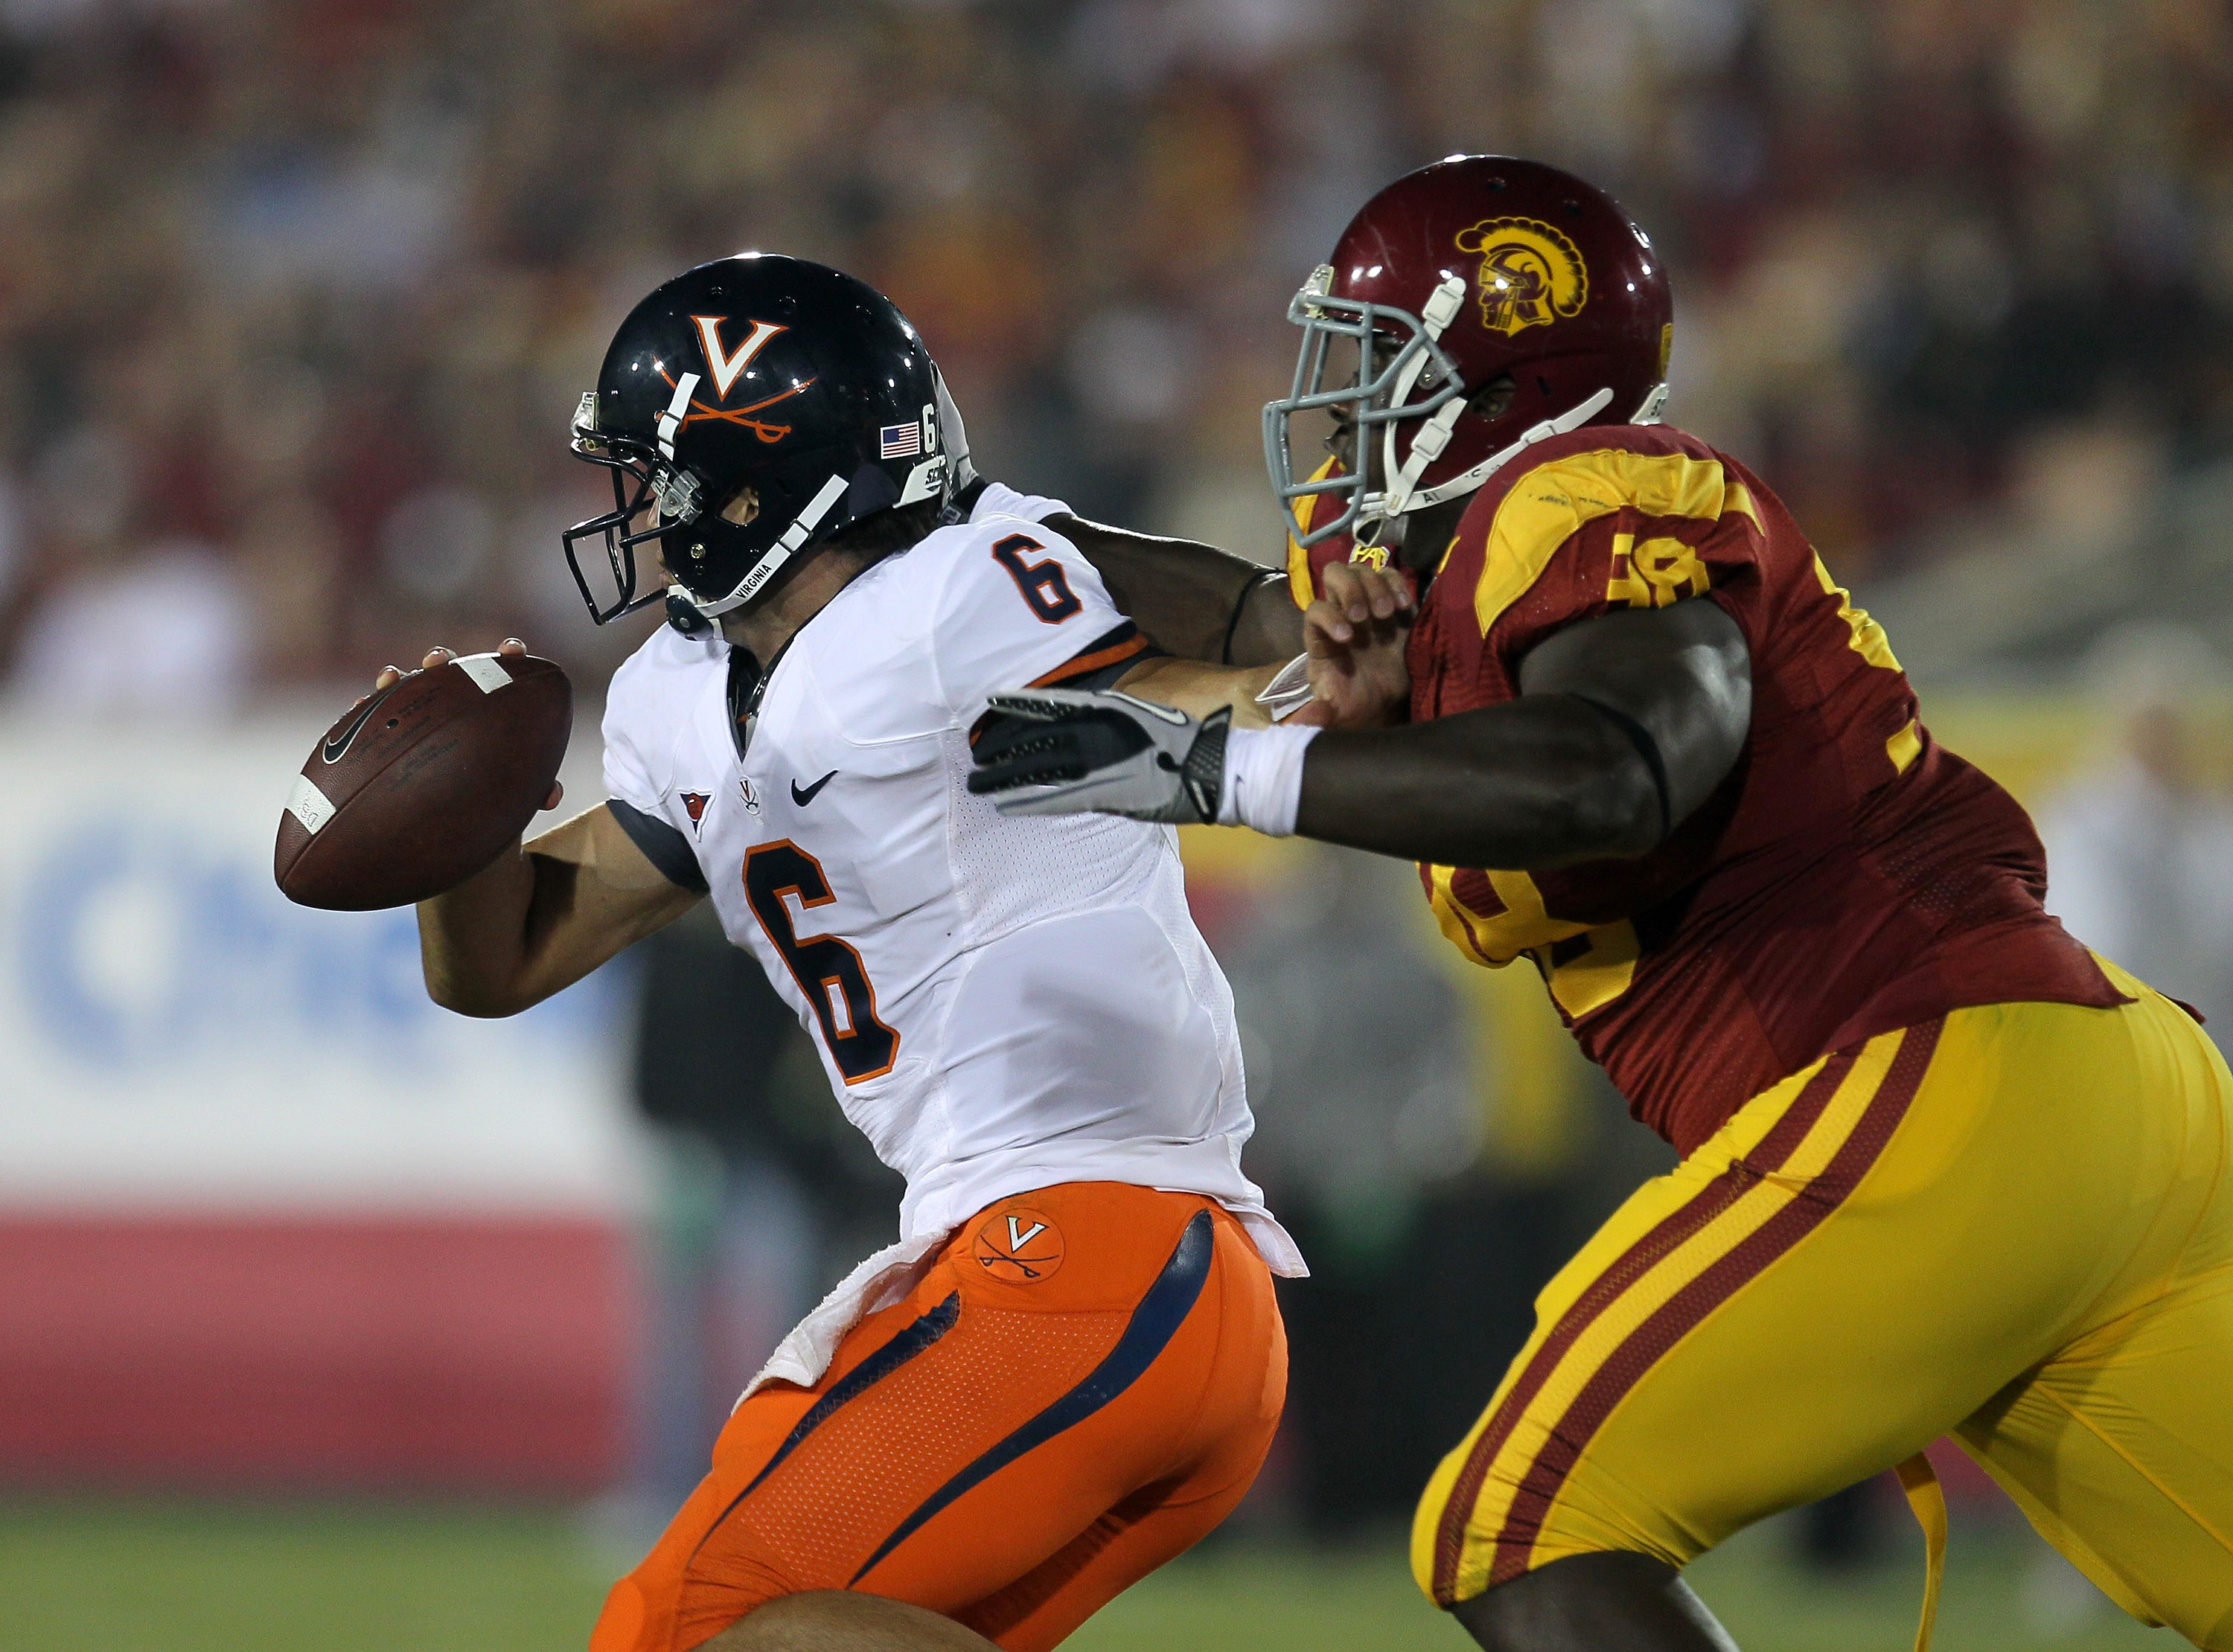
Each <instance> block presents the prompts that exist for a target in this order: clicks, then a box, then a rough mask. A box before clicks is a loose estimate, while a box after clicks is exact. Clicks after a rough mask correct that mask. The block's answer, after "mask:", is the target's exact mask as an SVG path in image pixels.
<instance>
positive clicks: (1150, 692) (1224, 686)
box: [1117, 657, 1279, 728]
mask: <svg viewBox="0 0 2233 1652" xmlns="http://www.w3.org/2000/svg"><path fill="white" fill-rule="evenodd" d="M1277 675H1279V667H1277V666H1246V667H1242V666H1209V665H1204V664H1202V663H1201V661H1200V660H1176V659H1171V658H1168V657H1166V658H1164V659H1160V660H1149V661H1148V662H1147V664H1145V665H1143V666H1138V667H1134V669H1133V670H1131V671H1130V672H1129V673H1126V674H1125V675H1124V676H1123V678H1122V679H1120V680H1118V682H1117V687H1119V688H1121V689H1123V691H1124V692H1125V693H1128V694H1136V695H1137V696H1138V697H1139V698H1140V699H1151V700H1154V701H1155V702H1156V704H1157V705H1158V706H1177V707H1178V709H1179V710H1181V711H1182V712H1187V713H1188V715H1189V716H1193V717H1207V716H1208V715H1209V714H1210V713H1211V712H1214V711H1216V710H1217V709H1218V708H1219V707H1220V706H1231V707H1232V708H1233V725H1234V727H1235V728H1268V727H1270V726H1271V722H1272V719H1271V717H1270V716H1269V715H1268V714H1267V713H1266V711H1265V709H1264V707H1263V706H1260V705H1259V704H1258V703H1257V700H1256V696H1257V695H1259V694H1260V693H1263V692H1264V689H1265V688H1266V686H1267V685H1268V684H1269V683H1270V682H1271V680H1272V679H1273V678H1274V677H1275V676H1277Z"/></svg>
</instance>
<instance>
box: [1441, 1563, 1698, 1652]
mask: <svg viewBox="0 0 2233 1652" xmlns="http://www.w3.org/2000/svg"><path fill="white" fill-rule="evenodd" d="M1450 1616H1452V1617H1454V1618H1455V1619H1457V1621H1458V1622H1459V1623H1461V1624H1462V1625H1463V1626H1464V1628H1465V1630H1466V1632H1467V1633H1468V1634H1469V1635H1471V1636H1473V1638H1474V1639H1475V1641H1476V1642H1479V1643H1480V1644H1481V1646H1482V1647H1483V1648H1485V1649H1487V1652H1598V1649H1601V1648H1604V1647H1607V1646H1618V1647H1623V1648H1629V1649H1633V1652H1735V1648H1734V1645H1733V1643H1732V1642H1730V1641H1729V1639H1728V1636H1727V1635H1726V1634H1725V1633H1724V1632H1723V1631H1722V1628H1721V1626H1720V1625H1719V1624H1717V1623H1715V1622H1714V1620H1713V1617H1712V1616H1711V1615H1710V1614H1709V1613H1708V1612H1707V1610H1705V1607H1704V1606H1703V1604H1702V1603H1700V1601H1699V1600H1698V1597H1696V1595H1693V1594H1692V1593H1691V1592H1690V1590H1689V1588H1688V1587H1687V1586H1686V1585H1685V1584H1683V1580H1682V1578H1681V1577H1680V1576H1679V1575H1678V1574H1677V1573H1676V1570H1675V1568H1674V1567H1672V1566H1670V1565H1669V1564H1667V1563H1666V1562H1664V1561H1663V1560H1655V1559H1653V1558H1651V1557H1650V1556H1649V1555H1641V1554H1626V1553H1604V1554H1584V1555H1570V1556H1567V1557H1566V1558H1564V1559H1559V1560H1553V1561H1552V1562H1551V1563H1550V1564H1548V1565H1546V1566H1542V1567H1540V1568H1538V1569H1537V1570H1535V1571H1530V1572H1527V1573H1524V1574H1523V1575H1521V1576H1520V1577H1514V1578H1513V1579H1512V1580H1511V1581H1510V1582H1508V1583H1503V1584H1496V1585H1495V1586H1494V1587H1493V1588H1491V1589H1489V1590H1487V1591H1486V1592H1485V1593H1482V1594H1479V1595H1476V1596H1475V1597H1473V1598H1472V1599H1471V1600H1468V1601H1461V1602H1459V1603H1458V1604H1456V1605H1455V1606H1454V1607H1452V1608H1451V1609H1450Z"/></svg>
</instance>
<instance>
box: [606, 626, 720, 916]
mask: <svg viewBox="0 0 2233 1652" xmlns="http://www.w3.org/2000/svg"><path fill="white" fill-rule="evenodd" d="M689 646H691V647H697V646H699V645H695V644H693V645H689ZM662 650H666V651H674V645H672V644H670V643H669V642H668V641H667V634H666V632H665V630H664V629H663V628H662V629H661V631H659V632H655V633H654V634H653V636H652V637H651V639H650V640H649V641H648V642H647V643H646V644H645V646H644V647H642V648H641V649H640V650H639V651H638V652H637V653H636V654H634V655H632V656H630V657H629V658H628V660H625V661H623V662H622V666H621V668H620V669H619V670H618V671H616V672H615V673H613V680H612V684H611V686H609V688H608V689H607V690H606V694H605V718H604V723H603V727H602V732H603V735H604V743H605V758H604V771H605V797H606V801H607V806H608V807H609V809H610V810H611V812H612V816H613V818H614V820H615V821H616V822H618V823H619V824H620V827H621V829H622V831H624V832H626V833H627V834H628V839H629V841H630V842H633V843H635V846H636V847H637V848H638V849H641V850H642V851H643V855H644V858H645V859H647V860H648V861H649V862H651V863H652V864H653V865H654V866H655V867H657V868H659V870H660V873H661V875H662V876H664V877H665V878H666V879H667V881H668V882H670V883H674V884H677V885H679V886H680V887H681V888H686V889H694V890H696V891H698V892H699V893H700V894H703V893H705V890H706V875H705V872H704V870H703V868H700V866H699V864H698V853H697V850H696V849H693V847H692V846H691V842H690V838H689V836H688V835H687V834H686V833H685V832H684V831H683V829H682V828H681V827H680V825H678V824H676V823H674V821H673V820H672V819H670V818H668V810H669V808H670V807H671V801H670V797H669V792H670V790H671V789H670V787H669V786H668V785H667V778H666V777H665V776H664V775H663V774H662V773H661V769H662V768H663V767H664V764H663V763H662V762H661V760H660V758H659V756H658V752H659V750H660V747H661V736H660V731H661V729H662V728H663V729H666V730H667V731H668V732H667V737H666V738H672V732H671V731H672V729H673V727H674V719H672V718H671V717H668V718H664V719H662V718H661V716H660V714H659V713H660V710H661V701H662V693H661V688H662V684H664V683H667V682H668V681H670V680H671V678H672V676H673V673H672V671H671V669H669V670H662V669H661V667H662V666H663V665H665V664H666V663H667V662H666V661H665V660H663V659H662V658H661V657H660V656H661V651H662Z"/></svg>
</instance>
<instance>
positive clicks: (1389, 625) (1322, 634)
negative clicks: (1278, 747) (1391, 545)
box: [1116, 563, 1417, 728]
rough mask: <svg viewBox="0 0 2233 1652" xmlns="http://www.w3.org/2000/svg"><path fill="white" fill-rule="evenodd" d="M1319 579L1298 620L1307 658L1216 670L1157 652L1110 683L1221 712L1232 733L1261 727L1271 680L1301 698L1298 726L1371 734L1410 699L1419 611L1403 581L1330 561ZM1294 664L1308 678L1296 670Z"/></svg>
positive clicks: (1203, 713)
mask: <svg viewBox="0 0 2233 1652" xmlns="http://www.w3.org/2000/svg"><path fill="white" fill-rule="evenodd" d="M1325 586H1326V592H1325V595H1324V596H1322V597H1320V598H1319V599H1318V601H1317V602H1313V603H1312V604H1311V606H1310V608H1309V610H1308V612H1307V613H1305V614H1303V615H1299V616H1298V619H1297V624H1298V636H1299V639H1300V641H1302V642H1303V644H1304V654H1305V659H1303V660H1298V661H1294V662H1292V664H1291V663H1290V659H1289V657H1286V656H1283V658H1282V660H1281V662H1280V663H1279V664H1278V665H1261V666H1214V665H1208V664H1205V663H1203V662H1201V661H1200V660H1182V659H1175V658H1171V657H1169V656H1164V657H1162V658H1159V659H1155V660H1147V661H1145V662H1144V663H1143V664H1141V665H1139V666H1137V667H1134V668H1133V669H1132V670H1131V671H1130V672H1129V673H1126V674H1125V675H1124V677H1123V678H1122V679H1121V680H1118V682H1117V684H1116V686H1117V687H1118V688H1121V689H1123V691H1124V692H1125V693H1128V694H1136V695H1138V696H1139V697H1140V698H1141V699H1151V700H1154V701H1156V703H1157V704H1159V705H1163V706H1176V707H1177V708H1178V709H1179V710H1180V711H1182V712H1188V714H1189V715H1191V716H1195V717H1208V716H1209V715H1211V714H1212V713H1213V712H1216V711H1217V710H1219V709H1220V708H1221V707H1227V708H1229V709H1230V710H1231V712H1232V725H1233V726H1234V728H1265V727H1268V726H1269V725H1271V722H1272V716H1271V712H1270V708H1269V706H1268V705H1267V704H1266V701H1265V700H1264V699H1261V698H1260V696H1261V695H1263V694H1264V693H1265V691H1266V689H1267V688H1269V687H1270V686H1271V685H1272V684H1273V682H1274V681H1275V680H1277V681H1279V683H1280V685H1281V687H1282V688H1286V687H1288V686H1290V680H1291V678H1292V681H1293V682H1294V684H1295V685H1296V686H1295V687H1294V692H1295V693H1299V694H1303V695H1305V696H1306V697H1307V698H1306V700H1305V704H1303V705H1301V706H1299V707H1295V708H1293V709H1292V718H1293V720H1294V722H1295V724H1296V725H1298V726H1318V727H1325V728H1377V727H1381V726H1383V725H1387V724H1390V723H1396V722H1401V721H1402V720H1403V713H1404V712H1405V711H1406V710H1408V708H1409V702H1410V693H1411V680H1410V675H1409V673H1408V671H1406V669H1405V667H1404V664H1403V643H1404V639H1405V638H1406V637H1407V636H1408V635H1409V631H1410V627H1411V621H1412V619H1413V617H1414V616H1415V615H1416V606H1417V605H1416V602H1415V600H1414V599H1413V596H1412V594H1411V582H1410V580H1409V576H1406V575H1404V574H1403V573H1402V572H1400V571H1398V570H1395V569H1376V568H1371V567H1369V566H1366V565H1364V564H1361V563H1357V564H1352V563H1335V564H1334V565H1332V566H1331V567H1330V568H1328V569H1326V570H1325ZM1282 589H1283V590H1284V587H1283V588H1282ZM1281 601H1282V602H1286V599H1285V597H1284V595H1283V596H1282V597H1281ZM1286 606H1287V607H1288V608H1292V606H1293V605H1292V603H1287V604H1286ZM1135 623H1137V621H1135ZM1297 667H1306V672H1305V673H1301V674H1297V673H1296V668H1297Z"/></svg>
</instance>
